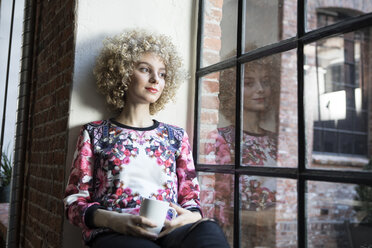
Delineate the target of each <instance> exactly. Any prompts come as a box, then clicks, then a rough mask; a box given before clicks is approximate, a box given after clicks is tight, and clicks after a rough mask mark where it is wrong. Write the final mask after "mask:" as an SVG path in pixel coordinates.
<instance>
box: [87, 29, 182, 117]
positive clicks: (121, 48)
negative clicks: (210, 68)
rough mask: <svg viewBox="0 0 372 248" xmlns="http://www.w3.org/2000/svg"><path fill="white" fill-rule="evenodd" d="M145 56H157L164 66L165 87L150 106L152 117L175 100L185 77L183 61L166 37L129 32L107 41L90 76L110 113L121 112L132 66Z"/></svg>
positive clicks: (143, 32)
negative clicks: (103, 97)
mask: <svg viewBox="0 0 372 248" xmlns="http://www.w3.org/2000/svg"><path fill="white" fill-rule="evenodd" d="M145 53H154V54H156V55H157V56H159V57H160V58H161V59H162V61H163V63H164V65H165V67H166V78H165V86H164V89H163V92H162V94H161V96H160V98H159V99H158V100H157V101H156V102H155V103H151V104H150V113H151V114H155V113H156V112H158V111H159V110H161V109H163V108H164V106H165V104H166V103H168V102H169V101H170V100H174V98H175V95H176V90H177V89H178V88H179V86H180V83H181V82H182V81H183V80H184V79H186V78H187V75H186V73H185V72H184V71H183V69H182V67H183V63H182V59H181V57H180V56H179V55H178V53H177V51H176V47H175V46H174V45H173V43H172V42H171V39H170V38H169V37H168V36H165V35H159V34H152V33H148V32H146V31H143V30H130V31H125V32H123V33H122V34H119V35H117V36H114V37H110V38H106V39H105V41H104V47H103V48H102V51H101V53H100V55H99V56H98V58H97V62H96V66H95V68H94V70H93V74H94V75H95V77H96V79H97V87H98V92H100V93H101V94H103V95H104V96H105V97H106V102H107V103H108V104H109V105H110V106H111V107H112V108H113V110H115V111H121V110H122V109H123V108H124V107H125V92H126V91H127V89H128V86H129V84H130V82H131V76H132V74H133V70H134V66H135V64H136V63H137V62H138V61H139V59H140V58H141V56H142V55H143V54H145Z"/></svg>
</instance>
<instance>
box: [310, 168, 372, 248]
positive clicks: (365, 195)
mask: <svg viewBox="0 0 372 248" xmlns="http://www.w3.org/2000/svg"><path fill="white" fill-rule="evenodd" d="M369 166H370V167H371V165H369ZM370 169H372V168H370ZM371 201H372V188H371V187H368V186H364V185H352V184H341V183H328V182H314V181H310V182H308V183H307V193H306V204H307V207H306V213H307V244H308V247H340V248H342V247H345V248H346V247H368V245H371V244H372V236H371V233H372V207H371V205H370V204H371Z"/></svg>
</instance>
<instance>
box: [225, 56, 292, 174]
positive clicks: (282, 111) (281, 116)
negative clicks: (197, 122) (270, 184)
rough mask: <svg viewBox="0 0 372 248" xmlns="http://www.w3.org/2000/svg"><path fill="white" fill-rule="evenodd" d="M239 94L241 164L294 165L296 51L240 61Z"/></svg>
mask: <svg viewBox="0 0 372 248" xmlns="http://www.w3.org/2000/svg"><path fill="white" fill-rule="evenodd" d="M243 97H244V99H243V140H242V145H241V147H242V165H243V166H280V167H296V166H297V73H296V51H289V52H285V53H282V54H276V55H272V56H269V57H265V58H262V59H259V60H255V61H252V62H248V63H246V64H244V94H243ZM232 133H234V132H232Z"/></svg>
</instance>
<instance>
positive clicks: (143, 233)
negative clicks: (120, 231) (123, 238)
mask: <svg viewBox="0 0 372 248" xmlns="http://www.w3.org/2000/svg"><path fill="white" fill-rule="evenodd" d="M130 234H131V235H132V236H136V237H144V238H148V239H153V240H155V239H157V238H158V235H156V234H154V233H152V232H150V231H148V230H146V229H145V228H144V227H142V226H133V227H132V228H131V233H130Z"/></svg>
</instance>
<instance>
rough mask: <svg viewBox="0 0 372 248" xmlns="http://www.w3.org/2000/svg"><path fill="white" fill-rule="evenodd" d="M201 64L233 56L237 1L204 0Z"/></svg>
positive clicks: (234, 50)
mask: <svg viewBox="0 0 372 248" xmlns="http://www.w3.org/2000/svg"><path fill="white" fill-rule="evenodd" d="M203 14H204V23H203V38H202V60H201V66H202V67H205V66H208V65H212V64H215V63H217V62H220V61H222V60H224V59H227V58H230V57H233V56H235V53H236V37H237V35H236V31H237V21H238V20H237V19H238V1H235V0H221V1H214V0H205V1H204V13H203Z"/></svg>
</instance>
